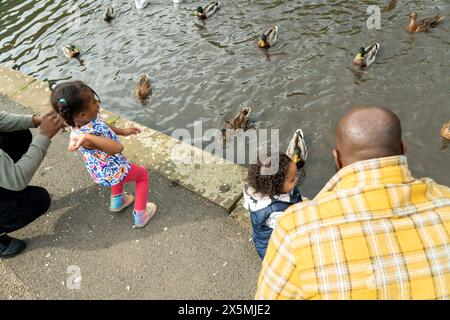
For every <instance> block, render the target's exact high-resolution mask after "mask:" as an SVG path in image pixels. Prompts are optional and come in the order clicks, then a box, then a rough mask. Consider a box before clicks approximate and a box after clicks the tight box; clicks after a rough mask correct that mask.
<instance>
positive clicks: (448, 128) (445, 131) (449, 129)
mask: <svg viewBox="0 0 450 320" xmlns="http://www.w3.org/2000/svg"><path fill="white" fill-rule="evenodd" d="M441 137H442V138H443V139H446V140H449V141H450V120H448V121H447V122H446V123H444V125H443V126H442V129H441Z"/></svg>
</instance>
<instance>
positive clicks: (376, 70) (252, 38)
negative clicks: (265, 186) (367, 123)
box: [0, 0, 450, 196]
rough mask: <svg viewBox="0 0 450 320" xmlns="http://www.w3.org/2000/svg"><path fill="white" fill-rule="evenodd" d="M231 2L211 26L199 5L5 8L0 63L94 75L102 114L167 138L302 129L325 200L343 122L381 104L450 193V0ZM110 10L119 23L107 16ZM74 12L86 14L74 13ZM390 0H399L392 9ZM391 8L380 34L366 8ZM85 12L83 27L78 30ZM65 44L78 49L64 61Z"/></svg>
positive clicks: (5, 4) (46, 3) (312, 187)
mask: <svg viewBox="0 0 450 320" xmlns="http://www.w3.org/2000/svg"><path fill="white" fill-rule="evenodd" d="M388 2H390V1H388V0H379V1H320V0H315V1H312V0H311V1H308V0H303V1H268V0H264V1H260V0H258V1H231V0H223V1H221V3H222V6H221V9H220V10H219V11H218V12H217V13H216V14H215V15H214V16H213V17H211V18H210V19H208V20H206V21H205V22H201V21H199V20H197V19H196V18H195V17H193V16H192V12H193V10H194V9H195V8H196V7H197V6H198V5H200V4H201V3H199V2H193V1H184V2H183V3H182V4H180V5H174V4H173V3H172V1H169V0H167V1H161V0H160V1H150V4H149V5H148V6H147V7H146V8H145V9H143V10H140V11H139V10H137V9H136V8H135V5H134V1H131V0H130V1H117V0H116V1H93V0H88V1H52V0H39V1H37V0H36V1H30V0H29V1H11V0H6V1H5V0H3V1H1V2H0V63H1V64H3V65H6V66H9V67H15V68H18V69H19V70H20V71H22V72H25V73H27V74H31V75H33V76H35V77H37V78H40V79H43V80H44V79H52V80H68V79H77V80H82V81H85V82H86V83H87V84H89V85H90V86H91V87H93V88H94V89H95V90H96V91H97V93H98V94H99V95H100V97H101V98H102V102H103V106H104V107H105V108H107V109H109V110H111V111H113V112H116V113H118V114H121V115H123V116H126V117H128V118H130V119H132V120H134V121H136V122H139V123H142V124H144V125H147V126H149V127H151V128H154V129H156V130H160V131H162V132H164V133H166V134H169V135H170V134H171V133H172V132H173V130H175V129H179V128H187V129H189V130H193V125H194V121H197V120H202V126H203V130H207V129H210V128H218V129H221V128H223V127H224V123H225V120H229V119H231V118H232V117H233V116H234V114H235V113H236V112H237V111H239V110H240V108H242V107H243V106H250V107H251V108H252V110H253V111H252V116H251V120H252V122H253V126H254V127H255V128H261V129H262V128H264V129H268V128H272V129H279V130H280V138H281V143H282V147H283V148H285V147H286V146H287V143H288V142H289V139H290V137H291V136H292V133H293V132H294V131H295V129H297V128H302V129H303V131H304V133H305V135H306V137H307V143H308V146H309V151H310V153H309V155H310V157H309V159H308V164H307V176H306V179H305V181H304V186H303V188H304V192H305V193H306V195H307V196H312V195H314V194H315V193H316V192H317V191H319V190H320V188H321V187H322V186H323V185H324V183H325V182H326V181H327V180H328V179H329V178H330V176H331V175H333V174H334V170H335V169H334V164H333V161H332V158H331V150H332V148H333V144H334V139H333V131H334V127H335V125H336V122H337V120H338V119H339V117H340V116H341V115H343V114H344V113H345V112H346V111H347V110H349V108H351V107H352V106H356V105H381V106H386V107H389V108H391V109H392V110H394V111H395V112H396V113H397V114H398V115H399V116H400V118H401V120H402V125H403V132H404V139H405V140H406V142H407V144H408V145H409V162H410V165H411V168H412V171H413V173H414V174H415V175H416V176H417V177H422V176H429V177H431V178H433V179H436V180H437V181H438V182H440V183H442V184H446V185H450V161H449V160H450V150H449V148H447V149H445V150H441V149H440V147H441V141H440V139H439V130H440V128H441V126H442V125H443V123H444V122H445V121H446V120H447V119H450V36H449V28H450V24H449V20H450V17H448V13H449V12H450V10H449V9H450V3H449V1H448V0H435V1H431V0H430V1H423V0H422V1H414V0H410V1H397V3H396V5H395V6H392V5H391V6H390V7H388ZM109 3H113V4H114V6H115V8H116V12H117V13H116V18H115V19H114V20H113V21H112V23H110V24H108V23H106V22H104V21H103V20H102V15H103V12H104V10H105V7H106V5H107V4H109ZM74 4H77V5H78V8H79V9H76V10H71V9H73V8H74ZM391 4H392V3H391ZM370 5H378V6H380V7H381V28H380V29H379V30H375V29H368V28H367V25H366V21H367V19H368V17H369V14H368V13H367V11H366V10H367V7H368V6H370ZM412 11H417V12H418V13H419V18H420V17H424V16H429V15H434V14H437V13H441V14H444V15H447V19H446V20H444V22H443V23H442V24H441V25H440V26H439V27H438V28H436V29H433V30H432V31H431V32H429V33H426V34H412V35H411V34H408V33H407V32H406V31H405V28H406V25H407V23H408V17H407V16H408V14H409V13H410V12H412ZM78 14H79V16H80V19H81V20H80V21H81V24H78V23H77V21H78V20H77V19H74V17H77V16H78ZM272 25H277V26H278V27H279V29H280V34H279V42H278V43H277V45H276V46H275V47H273V48H271V49H269V50H268V51H266V50H261V49H259V48H258V47H257V46H256V43H257V40H258V39H257V38H258V35H259V34H261V33H262V32H263V31H265V30H266V29H268V28H269V27H271V26H272ZM372 41H378V42H379V43H380V44H381V46H382V50H381V51H380V54H379V56H378V58H377V61H376V63H375V64H374V65H372V66H371V67H370V68H369V69H368V70H364V71H362V72H360V71H358V70H356V69H355V68H354V67H353V66H352V60H353V58H354V56H355V54H356V52H357V50H358V48H359V47H361V46H364V45H367V44H369V43H371V42H372ZM63 43H71V44H74V45H76V46H77V47H78V48H80V50H81V57H80V60H75V59H68V58H66V57H65V56H64V55H63V53H62V50H61V45H62V44H63ZM141 73H148V74H149V75H150V77H151V80H152V85H153V87H154V90H153V95H152V97H151V99H150V101H149V103H148V104H147V105H144V106H143V105H141V104H140V103H139V102H138V101H136V99H135V98H134V96H133V90H134V86H135V83H136V81H137V79H138V77H139V75H140V74H141Z"/></svg>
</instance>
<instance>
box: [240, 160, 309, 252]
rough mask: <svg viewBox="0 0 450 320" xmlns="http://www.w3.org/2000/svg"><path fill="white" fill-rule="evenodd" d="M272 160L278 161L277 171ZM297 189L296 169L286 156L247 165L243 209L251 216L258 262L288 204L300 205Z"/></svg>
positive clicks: (300, 198) (300, 199)
mask: <svg viewBox="0 0 450 320" xmlns="http://www.w3.org/2000/svg"><path fill="white" fill-rule="evenodd" d="M274 161H278V170H274V171H275V172H272V168H275V167H276V166H274V164H275V163H274ZM301 201H302V197H301V195H300V191H299V189H298V188H297V166H296V164H295V162H294V161H292V160H291V159H290V158H289V157H288V156H287V155H286V154H284V153H281V154H279V156H277V157H274V156H269V157H267V158H266V159H264V160H263V161H258V163H257V164H254V165H250V167H249V170H248V177H247V184H246V185H245V186H244V207H245V208H246V209H247V210H248V211H249V213H250V219H251V221H252V228H253V242H254V243H255V247H256V251H257V252H258V255H259V257H260V258H261V260H263V259H264V256H265V254H266V250H267V245H268V243H269V239H270V236H271V234H272V231H273V229H275V226H276V222H277V218H278V217H279V216H280V215H281V214H282V213H283V212H284V211H285V210H286V209H287V208H288V207H290V206H291V205H293V204H295V203H298V202H301Z"/></svg>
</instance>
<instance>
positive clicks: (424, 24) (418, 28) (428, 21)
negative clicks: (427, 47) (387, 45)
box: [407, 12, 444, 33]
mask: <svg viewBox="0 0 450 320" xmlns="http://www.w3.org/2000/svg"><path fill="white" fill-rule="evenodd" d="M416 20H417V13H416V12H413V13H411V14H410V15H409V24H408V28H407V30H408V32H411V33H412V32H426V31H428V30H429V29H430V28H434V27H436V26H437V25H438V24H439V23H440V22H441V21H442V20H444V16H441V15H439V14H438V15H436V16H434V17H427V18H425V19H422V20H420V21H416Z"/></svg>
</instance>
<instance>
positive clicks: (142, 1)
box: [134, 0, 148, 10]
mask: <svg viewBox="0 0 450 320" xmlns="http://www.w3.org/2000/svg"><path fill="white" fill-rule="evenodd" d="M134 3H135V5H136V9H138V10H142V9H144V8H145V7H146V6H147V5H148V0H134Z"/></svg>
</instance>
